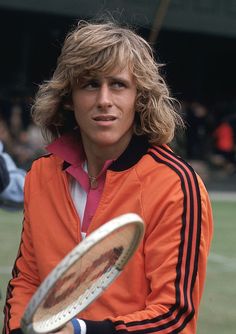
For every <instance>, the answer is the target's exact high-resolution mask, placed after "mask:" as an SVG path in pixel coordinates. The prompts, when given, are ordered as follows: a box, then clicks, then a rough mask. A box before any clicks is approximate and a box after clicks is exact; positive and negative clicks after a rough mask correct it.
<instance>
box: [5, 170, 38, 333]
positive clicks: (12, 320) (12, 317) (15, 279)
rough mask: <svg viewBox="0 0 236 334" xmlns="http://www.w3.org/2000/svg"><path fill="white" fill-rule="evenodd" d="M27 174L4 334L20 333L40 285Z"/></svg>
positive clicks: (9, 285)
mask: <svg viewBox="0 0 236 334" xmlns="http://www.w3.org/2000/svg"><path fill="white" fill-rule="evenodd" d="M29 174H30V172H29V173H28V174H27V177H26V182H25V206H24V220H23V229H22V235H21V241H20V246H19V251H18V254H17V258H16V261H15V264H14V268H13V270H12V279H11V280H10V282H9V284H8V288H7V295H6V304H5V308H4V314H5V318H4V328H3V333H4V334H8V333H11V332H14V331H16V332H20V329H19V328H20V320H21V317H22V315H23V313H24V310H25V308H26V306H27V304H28V302H29V300H30V298H31V297H32V295H33V294H34V292H35V291H36V289H37V287H38V286H39V284H40V281H39V277H38V271H37V265H36V260H35V257H34V247H33V243H32V240H31V231H30V224H29V219H28V209H27V208H28V200H29V195H28V187H29Z"/></svg>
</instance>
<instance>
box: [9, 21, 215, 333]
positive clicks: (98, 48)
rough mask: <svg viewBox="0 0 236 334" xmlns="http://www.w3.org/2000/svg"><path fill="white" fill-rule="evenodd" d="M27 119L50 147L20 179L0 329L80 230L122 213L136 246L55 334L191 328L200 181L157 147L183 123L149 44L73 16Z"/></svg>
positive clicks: (203, 224)
mask: <svg viewBox="0 0 236 334" xmlns="http://www.w3.org/2000/svg"><path fill="white" fill-rule="evenodd" d="M33 117H34V120H35V122H36V123H37V124H38V125H39V126H40V127H41V129H42V131H43V133H44V136H45V138H47V140H48V142H49V145H48V147H47V149H48V151H49V153H50V154H49V155H47V156H44V157H42V158H40V159H38V160H37V161H35V162H34V163H33V165H32V168H31V171H30V172H29V173H28V174H27V177H26V185H25V210H24V228H23V233H22V240H21V244H20V249H19V253H18V257H17V259H16V262H15V267H14V270H13V278H12V280H11V281H10V283H9V288H8V292H7V302H6V307H5V327H4V328H5V329H4V333H6V334H8V333H20V329H19V326H20V319H21V317H22V314H23V312H24V309H25V307H26V305H27V303H28V301H29V300H30V298H31V297H32V295H33V293H34V292H35V291H36V289H37V287H38V286H39V285H40V283H41V282H42V280H43V279H44V278H45V277H46V276H47V275H48V273H49V272H50V271H51V270H52V269H53V268H54V267H55V266H56V264H58V262H59V261H60V260H61V259H62V258H63V257H64V256H65V255H66V254H67V253H68V252H69V251H70V250H71V249H72V248H73V247H75V246H76V245H77V244H78V243H79V242H80V241H81V240H82V238H83V237H85V236H86V235H88V234H90V233H91V232H92V231H93V230H95V229H96V228H98V227H99V226H100V225H102V224H103V223H105V222H107V221H108V220H110V219H111V218H114V217H116V216H118V215H121V214H124V213H127V212H136V213H137V214H139V215H140V216H142V218H143V219H144V221H145V224H146V232H145V237H144V240H143V243H142V244H141V246H140V247H139V249H138V251H137V252H136V254H135V256H134V257H133V258H132V259H131V261H130V262H129V264H128V265H127V267H126V269H125V271H124V272H123V273H122V274H121V275H120V277H119V278H118V280H116V281H115V282H114V283H113V284H112V285H111V286H110V287H109V289H108V290H106V291H105V292H104V293H103V294H102V296H101V297H99V298H98V299H97V300H96V301H95V302H94V303H93V304H92V305H91V306H89V307H88V308H87V309H86V310H85V311H84V312H82V313H81V314H79V317H80V319H78V320H77V319H73V321H72V322H69V323H68V324H67V325H66V326H65V327H64V328H62V329H61V331H60V333H63V334H66V333H68V334H73V333H74V332H75V333H76V334H77V333H79V332H81V333H87V334H97V333H102V334H111V333H116V332H119V333H121V332H122V333H126V332H130V333H140V334H142V333H161V334H164V333H165V334H166V333H179V332H181V333H185V334H190V333H191V334H193V333H196V323H197V317H198V311H199V303H200V298H201V295H202V292H203V287H204V281H205V275H206V262H207V255H208V252H209V246H210V241H211V237H212V212H211V207H210V203H209V198H208V195H207V192H206V190H205V187H204V185H203V183H202V181H201V180H200V178H199V177H198V176H197V175H196V174H195V173H194V171H193V170H192V168H191V167H190V166H189V165H188V164H187V163H186V162H184V160H182V159H181V158H180V157H178V156H176V155H175V154H174V153H173V152H172V150H171V149H170V148H169V147H168V146H167V143H169V142H170V141H171V140H172V138H173V136H174V132H175V128H176V126H179V125H180V126H181V125H182V121H181V118H180V116H179V115H178V114H177V112H176V111H175V108H174V101H173V99H172V98H171V97H170V96H169V91H168V88H167V86H166V83H165V81H164V80H163V78H162V77H161V75H160V73H159V65H158V64H157V63H156V62H155V60H154V57H153V54H152V50H151V48H150V46H149V45H148V43H147V42H146V41H145V40H143V39H142V38H141V37H140V36H138V35H136V34H135V33H134V32H132V31H131V30H129V29H126V28H120V27H118V26H116V25H115V24H113V23H105V24H90V23H86V22H82V23H79V25H78V27H77V28H76V29H75V30H74V31H72V32H71V33H70V34H69V35H68V36H67V38H66V40H65V43H64V46H63V48H62V52H61V55H60V57H59V59H58V64H57V68H56V70H55V72H54V75H53V77H52V79H51V80H49V81H48V82H46V83H45V84H43V85H42V86H41V87H40V88H39V92H38V94H37V96H36V101H35V104H34V106H33Z"/></svg>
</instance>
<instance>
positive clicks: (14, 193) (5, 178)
mask: <svg viewBox="0 0 236 334" xmlns="http://www.w3.org/2000/svg"><path fill="white" fill-rule="evenodd" d="M0 159H1V161H2V164H1V181H0V185H1V189H0V190H1V192H0V207H1V208H3V209H10V210H16V209H21V208H22V207H23V188H24V180H25V174H26V173H25V171H24V170H23V169H20V168H17V166H16V164H15V163H14V161H13V159H12V158H11V157H10V155H9V154H8V153H6V152H4V150H3V143H2V142H1V141H0Z"/></svg>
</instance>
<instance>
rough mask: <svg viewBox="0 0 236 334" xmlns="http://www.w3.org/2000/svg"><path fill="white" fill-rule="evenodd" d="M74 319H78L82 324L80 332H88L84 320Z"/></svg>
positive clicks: (82, 333)
mask: <svg viewBox="0 0 236 334" xmlns="http://www.w3.org/2000/svg"><path fill="white" fill-rule="evenodd" d="M74 320H77V321H78V323H79V325H80V334H86V332H87V326H86V323H85V322H84V320H81V319H77V318H74Z"/></svg>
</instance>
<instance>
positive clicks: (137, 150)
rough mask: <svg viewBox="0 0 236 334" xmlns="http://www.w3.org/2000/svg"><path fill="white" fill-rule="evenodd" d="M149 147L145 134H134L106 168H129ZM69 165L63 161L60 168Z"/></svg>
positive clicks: (63, 168)
mask: <svg viewBox="0 0 236 334" xmlns="http://www.w3.org/2000/svg"><path fill="white" fill-rule="evenodd" d="M149 147H150V144H149V142H148V139H147V137H146V136H135V135H134V136H133V137H132V139H131V141H130V143H129V145H128V147H127V148H126V150H125V151H124V152H123V153H122V154H121V156H120V157H119V158H118V159H117V160H115V161H114V162H113V163H112V164H111V165H110V166H109V167H108V170H112V171H114V172H119V171H124V170H126V169H129V168H131V167H132V166H134V165H135V164H136V163H137V162H138V161H139V160H140V159H141V158H142V157H143V156H144V154H146V153H147V151H148V148H149ZM70 165H71V164H70V163H69V162H67V161H64V162H63V165H62V170H66V169H67V168H68V167H69V166H70Z"/></svg>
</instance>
